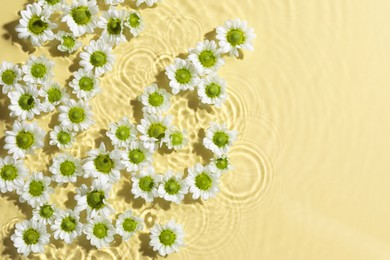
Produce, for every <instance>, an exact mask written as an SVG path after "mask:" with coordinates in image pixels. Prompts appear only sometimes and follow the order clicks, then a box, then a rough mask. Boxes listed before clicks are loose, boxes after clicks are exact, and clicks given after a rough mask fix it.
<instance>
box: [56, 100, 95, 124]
mask: <svg viewBox="0 0 390 260" xmlns="http://www.w3.org/2000/svg"><path fill="white" fill-rule="evenodd" d="M59 111H60V116H59V121H60V122H61V124H62V125H63V126H64V127H67V128H69V129H71V130H73V131H76V132H78V131H84V130H86V129H88V128H89V127H90V126H91V125H92V124H93V123H94V121H93V119H92V112H91V108H90V107H89V105H88V104H87V103H85V102H83V101H81V100H79V101H75V100H73V99H70V100H68V101H66V102H65V104H64V105H62V106H60V107H59Z"/></svg>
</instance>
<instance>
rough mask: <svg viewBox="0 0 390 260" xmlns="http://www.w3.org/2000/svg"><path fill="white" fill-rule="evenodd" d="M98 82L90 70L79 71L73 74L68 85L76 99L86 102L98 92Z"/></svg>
mask: <svg viewBox="0 0 390 260" xmlns="http://www.w3.org/2000/svg"><path fill="white" fill-rule="evenodd" d="M99 85H100V80H99V78H98V77H96V76H95V75H94V74H93V72H92V71H91V70H84V69H79V70H78V71H76V72H75V73H74V74H73V80H72V82H70V83H69V86H71V87H72V89H73V91H72V93H73V94H76V95H77V97H78V98H80V99H84V100H88V99H91V98H93V97H95V96H96V94H97V93H99V92H100V87H99Z"/></svg>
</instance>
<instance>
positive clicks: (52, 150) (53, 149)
mask: <svg viewBox="0 0 390 260" xmlns="http://www.w3.org/2000/svg"><path fill="white" fill-rule="evenodd" d="M59 150H60V149H59V148H58V147H57V146H54V145H51V144H50V134H47V135H45V139H44V145H43V152H44V153H45V154H47V155H51V154H56V153H57V152H58V151H59ZM50 165H51V164H50ZM50 165H49V166H50Z"/></svg>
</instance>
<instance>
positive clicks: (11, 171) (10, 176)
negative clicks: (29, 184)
mask: <svg viewBox="0 0 390 260" xmlns="http://www.w3.org/2000/svg"><path fill="white" fill-rule="evenodd" d="M28 173H29V171H28V169H27V168H26V167H25V166H24V163H23V161H22V160H20V161H19V160H15V159H13V158H12V157H11V156H6V157H5V158H0V191H1V192H2V193H5V192H7V191H14V190H15V191H16V192H17V193H20V189H21V187H22V186H23V184H24V179H25V178H26V177H27V175H28Z"/></svg>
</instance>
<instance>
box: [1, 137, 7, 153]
mask: <svg viewBox="0 0 390 260" xmlns="http://www.w3.org/2000/svg"><path fill="white" fill-rule="evenodd" d="M4 145H5V136H3V137H1V138H0V157H3V158H4V157H6V156H7V155H8V150H5V149H4Z"/></svg>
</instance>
